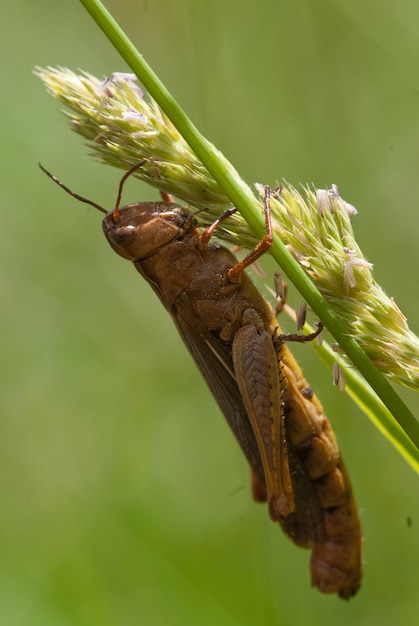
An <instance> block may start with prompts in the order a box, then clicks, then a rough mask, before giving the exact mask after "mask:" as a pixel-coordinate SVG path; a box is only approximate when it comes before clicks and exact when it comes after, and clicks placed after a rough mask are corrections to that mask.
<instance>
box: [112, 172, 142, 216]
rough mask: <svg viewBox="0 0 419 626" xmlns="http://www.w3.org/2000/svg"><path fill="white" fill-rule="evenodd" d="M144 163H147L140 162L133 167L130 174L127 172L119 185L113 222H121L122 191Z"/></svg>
mask: <svg viewBox="0 0 419 626" xmlns="http://www.w3.org/2000/svg"><path fill="white" fill-rule="evenodd" d="M144 163H145V160H144V161H140V162H139V163H137V164H136V165H134V166H133V167H131V169H129V170H128V172H126V173H125V174H124V175H123V177H122V178H121V182H120V183H119V187H118V195H117V196H116V202H115V208H114V210H113V215H112V217H113V221H114V222H115V223H118V222H119V205H120V204H121V197H122V190H123V189H124V184H125V181H126V180H127V178H129V177H130V176H131V174H133V173H134V172H136V171H137V170H138V169H139V168H140V167H141V166H142V165H144Z"/></svg>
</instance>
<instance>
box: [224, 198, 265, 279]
mask: <svg viewBox="0 0 419 626" xmlns="http://www.w3.org/2000/svg"><path fill="white" fill-rule="evenodd" d="M270 197H271V190H270V188H269V187H268V186H266V187H265V197H264V203H263V207H264V212H265V231H266V232H265V235H264V237H263V238H262V239H261V240H260V241H259V242H258V243H257V244H256V246H255V247H254V248H253V250H251V251H250V252H249V254H247V255H246V256H245V257H244V258H243V259H241V261H238V262H237V263H236V264H235V265H234V266H233V267H232V268H231V269H229V270H228V271H227V277H228V279H229V280H230V281H231V282H232V283H237V282H239V280H240V275H241V274H242V273H243V271H244V270H245V269H246V267H249V265H252V263H254V262H255V261H257V260H258V259H259V258H260V257H261V256H263V255H264V254H265V253H266V252H267V251H268V250H269V248H270V247H271V246H272V242H273V236H272V219H271V205H270Z"/></svg>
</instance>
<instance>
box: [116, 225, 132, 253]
mask: <svg viewBox="0 0 419 626" xmlns="http://www.w3.org/2000/svg"><path fill="white" fill-rule="evenodd" d="M134 239H135V227H134V226H130V225H128V226H121V227H120V228H115V229H114V230H113V231H112V241H113V242H114V243H116V244H117V245H118V246H121V248H126V247H127V246H129V245H130V244H131V243H132V242H133V241H134Z"/></svg>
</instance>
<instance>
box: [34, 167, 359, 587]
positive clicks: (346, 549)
mask: <svg viewBox="0 0 419 626" xmlns="http://www.w3.org/2000/svg"><path fill="white" fill-rule="evenodd" d="M141 165H142V163H139V164H137V165H136V166H134V167H133V168H131V169H130V170H129V171H128V172H127V173H126V174H125V175H124V176H123V178H122V179H121V182H120V185H119V190H118V196H117V200H116V204H115V208H114V209H113V210H111V211H109V212H108V211H107V210H106V209H104V208H103V207H101V206H100V205H98V204H96V203H94V202H92V201H90V200H87V199H86V198H83V197H82V196H79V195H78V194H75V193H73V192H72V191H71V190H70V189H69V188H68V187H66V186H65V185H63V184H62V183H61V182H60V181H59V180H58V179H57V178H56V177H55V176H53V175H52V174H50V173H49V172H48V171H47V170H45V169H44V168H43V167H42V166H41V165H40V167H41V169H42V170H43V171H44V172H45V173H46V174H47V175H48V176H49V177H50V178H52V180H54V181H55V182H56V183H57V184H58V185H60V186H61V187H62V188H63V189H64V190H65V191H67V192H68V193H70V194H71V195H72V196H74V197H75V198H77V199H78V200H80V201H82V202H85V203H87V204H90V205H92V206H94V207H95V208H96V209H98V210H99V211H102V212H103V213H105V214H106V215H105V218H104V219H103V224H102V225H103V231H104V233H105V236H106V238H107V240H108V242H109V244H110V245H111V247H112V248H113V249H114V250H115V252H117V253H118V254H119V255H120V256H122V257H123V258H125V259H128V260H129V261H132V263H133V264H134V266H135V268H136V269H137V271H138V272H139V273H140V274H141V275H142V276H143V277H144V278H145V279H146V281H147V282H148V283H149V284H150V285H151V287H152V288H153V290H154V291H155V292H156V294H157V295H158V297H159V298H160V300H161V302H162V304H163V305H164V307H165V308H166V309H167V310H168V311H169V313H170V314H171V316H172V319H173V321H174V323H175V325H176V327H177V329H178V331H179V333H180V335H181V337H182V339H183V341H184V342H185V344H186V346H187V347H188V349H189V351H190V353H191V355H192V357H193V358H194V360H195V362H196V364H197V366H198V368H199V369H200V371H201V373H202V374H203V376H204V378H205V380H206V382H207V384H208V386H209V388H210V390H211V391H212V393H213V394H214V397H215V399H216V400H217V402H218V404H219V406H220V408H221V411H222V412H223V413H224V415H225V417H226V419H227V421H228V423H229V424H230V427H231V429H232V430H233V433H234V435H235V437H236V439H237V441H238V442H239V444H240V446H241V448H242V450H243V452H244V454H245V456H246V458H247V460H248V462H249V464H250V467H251V472H252V488H253V496H254V498H255V500H257V501H260V502H263V501H267V503H268V509H269V514H270V517H271V519H272V520H273V521H274V522H279V524H280V525H281V527H282V529H283V530H284V532H285V533H286V534H287V535H288V536H289V537H290V538H291V539H292V540H293V541H294V542H295V543H296V544H297V545H299V546H301V547H304V548H310V549H311V550H312V555H311V563H310V569H311V582H312V585H313V586H315V587H318V589H319V590H320V591H321V592H323V593H338V594H339V596H340V597H341V598H345V599H348V598H350V597H351V596H353V595H354V594H355V593H356V592H357V591H358V589H359V586H360V581H361V576H362V534H361V528H360V521H359V517H358V511H357V507H356V504H355V500H354V497H353V494H352V486H351V482H350V479H349V477H348V474H347V472H346V469H345V466H344V464H343V461H342V458H341V455H340V451H339V447H338V444H337V442H336V439H335V436H334V433H333V431H332V428H331V426H330V423H329V421H328V419H327V417H326V416H325V414H324V410H323V407H322V405H321V404H320V402H319V400H318V399H317V397H316V395H315V394H314V393H313V391H312V390H311V388H310V387H309V385H308V383H307V382H306V380H305V378H304V376H303V374H302V371H301V369H300V367H299V366H298V364H297V362H296V361H295V359H294V357H293V356H292V354H291V352H290V351H289V349H288V347H287V345H286V341H287V340H295V341H307V340H311V339H313V338H314V337H315V336H316V335H317V334H318V332H319V331H317V332H316V333H313V334H312V335H308V336H300V335H285V334H283V333H282V332H281V330H280V328H279V326H278V322H277V320H276V316H275V312H274V311H273V309H272V307H271V306H270V305H269V304H268V303H267V302H266V300H265V299H264V298H263V297H262V296H261V294H260V293H259V291H258V290H257V288H256V287H255V285H254V284H253V282H252V281H251V280H250V278H249V277H248V276H247V274H246V272H245V271H244V270H245V269H246V267H248V266H249V265H250V264H252V263H253V262H254V261H256V260H257V259H258V258H259V257H260V256H261V255H263V254H264V253H265V252H266V250H267V249H268V248H269V246H270V245H271V242H272V234H271V226H270V210H269V193H268V190H267V191H266V196H265V220H266V235H265V237H264V238H263V239H262V240H261V241H260V242H259V244H258V245H257V246H256V247H255V249H254V250H252V251H251V252H249V254H248V255H247V256H245V257H244V258H243V259H242V260H237V259H236V257H235V256H234V255H233V254H232V253H231V252H230V250H229V249H227V248H225V247H223V246H220V245H219V244H214V243H211V242H210V239H211V237H212V235H213V233H214V231H215V229H216V228H217V226H218V225H219V223H220V221H221V220H222V219H223V216H221V218H219V219H218V220H216V222H215V223H214V224H212V225H211V226H209V227H207V228H204V229H203V230H202V229H201V230H200V228H199V227H198V223H197V221H196V219H195V217H194V215H193V213H192V212H191V211H190V210H188V209H187V208H184V207H182V206H179V205H178V204H176V203H174V202H169V201H163V202H137V203H134V204H128V205H126V206H122V207H120V206H119V205H120V202H121V196H122V190H123V186H124V183H125V181H126V179H127V178H128V177H129V176H130V175H131V174H132V173H133V172H134V171H135V170H137V169H138V168H139V167H140V166H141ZM229 212H231V210H230V211H229ZM229 212H227V213H229Z"/></svg>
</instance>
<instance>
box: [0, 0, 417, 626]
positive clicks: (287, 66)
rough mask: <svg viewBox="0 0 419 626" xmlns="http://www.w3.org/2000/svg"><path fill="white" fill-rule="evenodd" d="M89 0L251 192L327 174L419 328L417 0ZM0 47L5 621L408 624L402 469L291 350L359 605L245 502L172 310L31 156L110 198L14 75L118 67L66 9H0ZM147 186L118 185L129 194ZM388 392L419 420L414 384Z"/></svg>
mask: <svg viewBox="0 0 419 626" xmlns="http://www.w3.org/2000/svg"><path fill="white" fill-rule="evenodd" d="M107 6H108V8H109V9H110V10H111V12H113V13H114V15H115V17H116V18H117V19H118V20H119V21H120V23H121V25H122V26H123V27H124V28H125V29H126V31H127V32H128V34H129V35H130V36H131V37H132V39H133V40H134V42H135V43H136V44H137V45H138V46H139V48H140V50H141V51H142V52H143V54H144V55H145V57H146V59H147V60H148V61H149V62H150V64H151V65H152V66H153V68H154V69H155V70H156V71H157V72H158V74H159V75H160V76H161V78H162V79H163V81H164V82H165V83H166V84H167V86H168V87H169V89H171V90H172V92H173V93H174V94H175V96H176V97H177V99H178V100H179V101H180V103H181V104H182V105H183V107H184V108H185V109H186V111H187V112H188V113H189V114H190V116H191V117H192V119H193V120H194V122H195V123H196V124H197V125H198V127H199V128H200V129H201V130H202V131H203V132H204V133H205V134H206V135H207V136H208V138H209V139H210V140H211V141H213V142H214V143H215V144H216V145H217V146H218V147H219V148H220V149H221V150H222V151H223V152H224V154H225V155H226V156H227V157H228V158H230V159H231V161H232V162H233V163H234V165H235V166H236V167H237V169H238V170H239V172H241V174H242V175H243V177H244V178H245V179H246V180H247V181H248V182H254V181H259V182H263V183H269V184H272V185H273V184H275V182H276V181H277V180H281V179H282V178H285V179H287V180H288V181H289V182H291V183H293V184H298V183H305V182H313V183H314V184H315V185H317V186H326V185H330V184H331V183H333V182H334V183H337V184H338V185H339V189H340V191H341V193H342V195H343V197H344V198H345V199H346V200H347V201H348V202H351V203H352V204H354V205H355V206H357V208H358V210H359V216H358V217H357V218H356V221H355V224H354V227H355V231H356V234H357V238H358V241H359V243H360V245H361V247H362V249H363V251H364V253H365V254H366V256H367V257H368V258H369V260H371V261H373V262H374V264H375V277H376V279H377V280H378V281H379V282H380V283H381V284H382V285H383V286H384V288H385V289H386V290H387V292H388V293H389V294H390V295H392V296H394V297H395V298H396V300H397V303H398V305H399V306H400V307H401V309H402V310H403V311H404V313H405V314H406V315H407V317H408V319H409V321H410V324H411V326H412V328H413V329H414V330H416V331H417V332H419V322H418V318H419V292H418V289H417V283H418V279H417V266H418V240H419V211H418V207H419V201H418V197H417V180H418V166H419V150H418V146H419V74H418V66H419V63H418V61H419V37H418V27H417V25H418V23H419V5H418V4H417V3H416V2H412V1H411V0H410V1H409V0H400V1H399V2H397V3H388V4H387V3H383V2H379V1H378V0H362V1H361V0H354V1H353V2H351V3H348V2H347V1H345V0H334V1H328V0H317V1H314V0H311V1H310V0H299V1H297V2H295V0H275V1H273V0H259V2H257V3H253V2H241V3H239V2H233V1H232V0H227V1H226V0H213V1H212V2H206V1H204V0H201V1H199V0H195V1H194V0H155V1H154V2H151V1H150V0H143V1H141V0H136V1H133V0H122V1H117V0H108V2H107ZM0 50H1V58H2V80H3V83H2V97H1V104H0V106H1V109H2V123H1V126H0V133H1V143H2V149H3V153H2V155H3V162H2V167H1V169H0V179H1V197H2V211H1V216H2V220H1V229H0V238H1V241H0V258H1V268H2V270H1V274H2V277H1V291H2V298H1V311H2V324H1V354H2V358H1V362H0V363H1V377H0V386H1V396H0V398H1V399H0V402H1V415H0V418H1V419H0V429H1V431H0V500H1V505H0V624H1V625H3V624H4V625H7V626H29V625H30V626H35V625H42V626H50V625H51V626H67V625H74V624H77V625H81V626H99V625H100V626H108V625H109V626H114V625H118V626H120V625H124V626H125V625H127V626H131V625H137V624H147V625H150V626H157V625H160V624H164V625H166V624H167V625H173V626H175V625H178V624H179V625H185V624H199V625H200V626H206V625H208V626H209V625H211V626H212V625H213V624H220V625H222V626H239V625H246V626H250V625H258V626H259V625H265V624H275V625H276V624H281V625H285V626H288V625H294V624H299V625H304V626H305V625H309V624H310V625H311V624H317V623H320V621H321V623H322V624H340V625H341V626H342V625H343V626H344V625H346V624H348V625H349V624H351V625H353V624H354V623H358V624H369V625H371V624H372V625H374V624H380V625H387V624H389V625H390V624H395V623H398V624H403V626H410V625H412V626H413V624H417V617H418V604H419V599H418V575H419V572H418V569H419V558H418V557H419V498H418V486H419V482H418V477H417V476H416V475H415V474H414V472H413V470H412V469H411V468H410V467H409V466H408V465H407V464H406V463H405V462H404V460H403V459H402V458H401V457H400V456H399V454H398V453H397V452H396V451H395V450H394V448H393V447H392V446H391V445H390V444H389V443H388V442H387V441H386V440H385V439H384V438H383V437H382V436H381V435H380V434H379V433H378V431H377V430H376V429H375V428H374V427H373V426H372V425H371V424H370V422H369V421H368V420H367V419H366V418H365V417H364V416H363V415H362V414H361V413H360V411H359V410H358V409H357V408H356V407H354V406H353V404H352V403H351V402H350V401H349V400H348V399H347V398H346V396H345V395H344V394H341V393H339V391H337V390H336V388H334V387H332V385H331V377H330V374H329V373H328V372H326V370H324V369H323V368H322V366H320V367H319V365H318V361H317V360H316V358H315V356H314V355H313V352H312V350H311V349H310V348H309V347H307V346H305V347H298V346H297V347H296V349H295V350H294V351H295V352H297V353H298V356H299V357H300V358H301V360H302V362H303V363H304V368H305V372H306V375H307V378H308V379H309V381H310V383H311V384H312V386H313V387H314V388H315V389H316V390H317V391H318V393H319V395H320V397H321V399H322V401H323V403H324V405H325V407H326V409H327V413H328V415H329V417H330V418H331V421H332V423H333V425H334V428H335V430H336V433H337V436H338V438H339V441H340V444H341V448H342V450H343V454H344V457H345V460H346V463H347V465H348V468H349V470H350V473H351V477H352V480H353V484H354V488H355V492H356V496H357V501H358V504H359V507H360V510H361V516H362V522H363V528H364V534H365V577H364V582H363V586H362V589H361V591H360V593H359V595H358V596H357V597H356V598H355V599H353V600H351V601H350V602H349V603H345V602H343V601H342V600H339V599H337V598H335V597H327V596H322V595H321V594H319V593H318V592H317V591H315V590H312V589H311V588H310V584H309V573H308V559H309V553H308V552H306V551H303V550H300V549H298V548H296V547H295V546H293V545H292V544H291V543H290V542H289V541H288V540H287V539H286V538H285V537H284V536H283V535H282V533H281V532H280V530H279V529H278V528H277V527H276V526H275V525H274V524H272V523H271V522H270V521H269V519H268V515H267V511H266V508H265V507H263V506H258V505H255V504H253V503H252V501H251V497H250V493H249V484H248V469H247V467H246V465H245V463H244V460H243V459H242V457H241V453H240V451H239V449H238V447H237V444H236V443H235V441H234V439H233V437H232V435H231V433H230V432H229V430H228V428H227V426H226V424H225V423H224V420H223V418H222V416H221V415H220V413H219V411H218V409H217V407H216V405H215V402H214V400H213V399H212V398H211V397H210V395H209V392H208V391H207V389H206V387H205V384H204V383H203V381H202V380H201V378H200V376H199V374H198V372H197V370H196V368H195V367H194V365H193V363H192V362H191V359H190V357H189V356H188V354H187V353H186V350H185V348H184V347H183V345H182V343H181V341H180V339H179V337H178V336H177V335H176V332H175V329H174V327H173V325H172V323H171V321H170V319H169V318H168V316H167V314H166V313H165V312H164V311H163V310H162V308H161V306H160V304H159V303H158V302H157V299H156V298H155V297H154V295H153V294H152V292H151V290H150V288H149V287H148V286H147V285H146V284H145V283H143V282H142V281H141V279H140V277H139V275H138V274H137V273H136V272H135V271H134V270H133V269H132V268H131V267H130V266H129V264H128V263H126V262H125V261H123V260H122V259H119V258H118V257H117V256H116V255H115V254H114V253H113V252H112V251H111V250H110V248H109V247H108V244H107V243H106V241H105V239H104V237H103V236H102V233H101V227H100V218H99V215H98V214H97V212H95V211H94V209H90V208H86V207H84V206H82V205H79V204H77V203H76V202H75V201H74V200H73V199H72V198H70V197H69V196H67V195H66V194H64V193H63V192H61V191H60V190H59V189H57V187H56V186H55V185H53V184H52V183H51V181H49V180H48V179H47V178H46V177H45V176H44V175H43V174H42V173H41V172H40V171H39V169H38V167H37V162H38V161H39V160H40V161H42V162H43V164H44V165H45V166H46V167H48V168H49V169H50V170H52V171H53V172H54V173H55V174H56V175H57V176H58V177H60V178H61V179H62V180H63V181H65V182H66V183H67V185H69V186H70V187H71V188H73V189H74V190H76V191H78V192H79V193H80V194H82V195H84V196H87V197H89V198H92V199H93V200H95V201H96V202H98V203H100V204H102V205H105V206H109V207H111V205H112V203H113V201H114V198H115V194H116V188H117V183H118V180H119V177H120V172H119V171H117V170H112V169H110V168H105V166H102V165H99V164H97V163H95V162H94V161H93V160H92V159H90V158H89V157H88V155H87V153H86V150H85V147H84V146H83V144H82V141H81V140H80V139H79V138H78V137H77V136H75V135H73V134H71V133H70V131H69V130H68V129H67V127H66V124H65V120H64V117H63V116H62V115H61V113H60V112H59V106H58V105H57V103H56V102H54V101H53V99H52V98H51V97H49V96H48V95H47V94H46V92H45V90H44V87H43V85H42V84H41V82H40V81H39V79H38V78H36V77H34V76H33V75H32V74H31V71H32V69H33V67H34V66H35V65H41V66H46V65H63V66H68V67H70V68H71V69H75V70H76V69H78V68H82V69H85V70H88V71H90V72H92V73H94V74H97V75H99V76H102V75H109V74H110V73H111V72H113V71H124V70H126V66H125V64H124V63H123V62H121V60H120V59H119V57H118V55H117V54H116V53H115V51H114V50H113V49H112V48H111V46H110V44H109V43H108V42H107V41H106V40H105V38H104V36H103V35H102V34H101V33H100V32H99V31H98V29H97V27H96V26H95V25H94V23H93V22H92V20H91V19H90V17H89V16H88V15H87V13H86V12H85V11H84V9H83V8H82V7H81V5H80V4H79V3H78V2H77V1H76V0H74V1H73V2H68V1H67V2H56V1H55V2H54V1H53V0H38V1H37V2H33V1H32V0H17V1H16V2H13V3H5V2H3V3H2V36H1V38H0ZM154 197H156V198H157V195H156V193H155V191H153V190H150V189H148V188H146V187H144V186H143V187H141V184H140V183H138V181H134V182H131V184H130V185H128V186H127V190H126V195H125V200H126V201H127V202H128V201H135V200H144V199H152V198H154ZM269 267H271V266H269ZM266 282H268V283H270V282H271V274H270V275H269V276H268V278H267V280H266ZM299 302H300V299H299V297H298V295H297V296H294V295H292V296H291V303H292V304H299ZM284 325H285V327H286V328H288V327H290V328H291V327H292V326H291V325H290V324H289V323H288V322H286V321H285V322H284ZM402 393H403V397H404V398H405V399H406V401H407V402H408V404H409V406H410V407H411V409H412V410H413V412H414V413H415V414H417V415H418V414H419V395H417V394H414V393H413V392H407V391H405V390H403V391H402Z"/></svg>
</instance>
